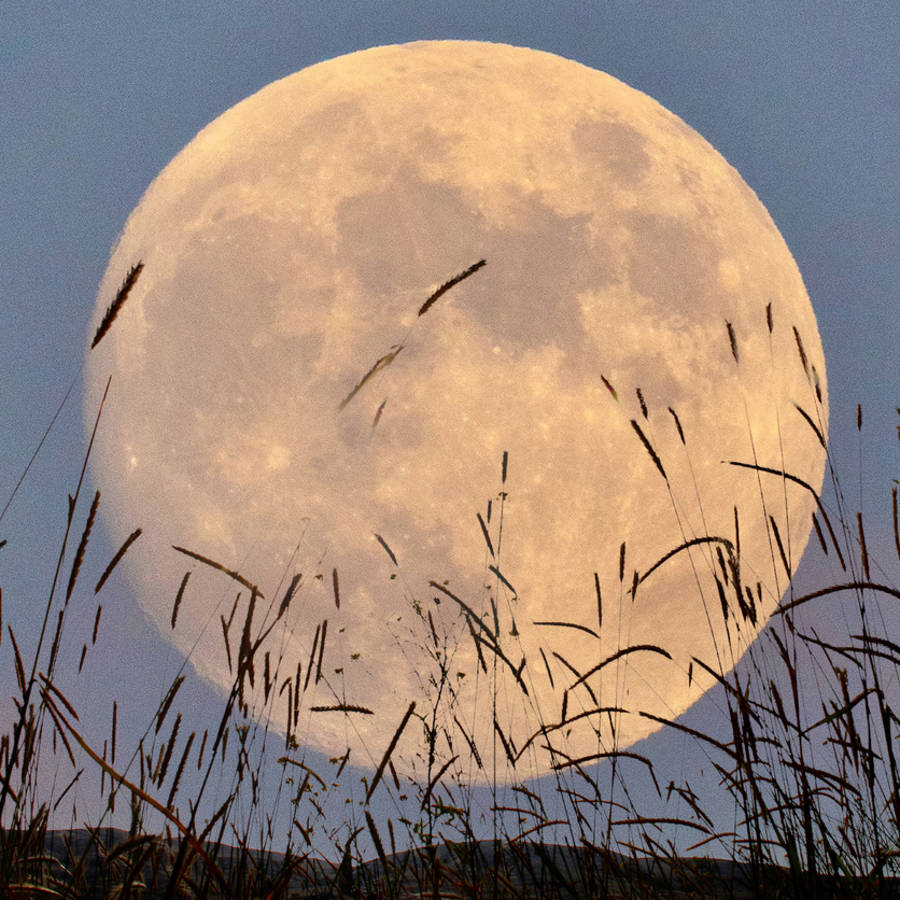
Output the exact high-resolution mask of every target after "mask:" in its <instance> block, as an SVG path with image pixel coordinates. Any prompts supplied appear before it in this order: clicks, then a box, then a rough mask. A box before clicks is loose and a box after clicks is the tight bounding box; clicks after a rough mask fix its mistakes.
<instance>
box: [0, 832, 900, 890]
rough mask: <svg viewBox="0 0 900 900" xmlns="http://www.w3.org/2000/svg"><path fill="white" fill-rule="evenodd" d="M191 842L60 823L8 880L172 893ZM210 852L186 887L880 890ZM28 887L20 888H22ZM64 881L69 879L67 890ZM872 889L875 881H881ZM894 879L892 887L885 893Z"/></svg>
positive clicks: (779, 879)
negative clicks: (182, 851)
mask: <svg viewBox="0 0 900 900" xmlns="http://www.w3.org/2000/svg"><path fill="white" fill-rule="evenodd" d="M8 837H10V835H4V847H5V848H7V849H6V850H5V851H4V852H5V853H11V852H13V848H19V847H21V846H23V842H22V841H21V840H20V838H21V837H22V836H21V835H15V838H16V839H14V840H11V841H10V840H7V838H8ZM179 847H180V845H179V842H178V841H177V840H174V839H173V840H171V841H170V840H168V839H167V838H165V837H162V836H152V835H137V836H130V835H129V833H128V832H127V831H124V830H122V829H115V828H100V829H96V830H87V829H78V830H71V831H48V832H47V833H46V835H45V836H44V841H43V848H44V852H43V856H41V855H40V854H39V853H38V854H35V853H34V852H29V853H28V854H26V855H27V859H19V860H17V861H16V862H17V864H18V868H16V867H15V866H13V867H10V866H9V865H8V864H9V863H10V861H11V860H10V859H6V860H5V863H7V865H5V866H4V870H6V871H8V872H12V873H14V876H15V877H14V878H12V881H11V882H10V883H9V884H7V885H5V887H7V889H9V888H11V887H12V888H13V890H12V891H10V894H11V896H35V897H37V896H43V895H47V896H49V895H50V894H47V891H48V890H49V891H51V892H52V891H60V892H61V893H62V894H63V895H65V896H69V897H90V898H93V897H114V896H120V897H123V898H124V897H136V898H137V897H140V898H162V897H165V896H166V892H167V888H168V885H169V881H170V878H171V876H172V874H173V872H174V869H175V866H176V862H177V859H178V853H179ZM202 851H203V855H205V857H206V859H203V856H201V854H200V853H199V852H197V851H196V850H194V851H192V852H190V853H188V856H187V860H186V861H187V865H186V867H183V868H182V873H181V875H180V877H179V880H178V885H177V889H176V890H175V892H174V894H173V896H177V897H186V896H190V897H204V896H208V897H229V898H231V897H245V896H247V897H249V896H258V897H273V898H275V897H283V898H297V900H300V898H307V900H312V898H321V900H325V898H340V897H346V898H361V900H362V898H381V897H386V898H396V900H401V898H413V897H440V898H451V897H455V898H464V897H485V898H489V897H503V898H522V900H525V898H569V900H581V898H594V897H628V898H631V897H685V898H687V897H697V898H710V900H714V898H720V897H721V898H726V897H727V898H733V900H743V898H751V897H776V896H778V897H804V898H805V897H812V896H814V895H815V896H819V897H823V898H831V897H834V898H838V897H854V896H873V897H874V896H877V893H876V886H875V885H874V884H872V885H868V884H866V883H864V882H863V881H860V880H850V879H843V880H841V881H837V880H835V879H833V878H821V879H819V882H818V884H817V885H816V887H815V894H814V893H813V890H814V889H813V886H812V885H811V883H810V882H809V881H808V880H807V877H806V876H800V878H799V880H798V881H794V880H793V879H792V876H791V873H790V872H789V871H788V870H787V869H784V868H779V867H775V866H767V867H765V868H763V869H761V870H759V871H756V872H754V871H753V869H752V867H751V866H750V865H749V864H746V863H740V862H734V861H732V860H722V859H709V858H705V857H688V858H677V859H669V860H661V859H656V858H651V857H642V856H634V857H632V856H625V855H622V854H618V853H609V852H605V851H600V850H596V849H592V848H588V847H570V846H563V845H557V844H542V843H538V842H529V841H522V842H516V843H514V844H510V843H498V844H495V843H494V842H493V841H480V842H471V843H451V842H448V843H442V844H437V845H434V846H433V847H432V848H431V850H430V851H429V850H428V849H426V848H418V849H415V850H410V851H404V852H400V853H396V854H390V855H384V856H381V855H380V854H379V856H378V857H377V858H376V859H373V860H370V861H367V862H364V863H359V864H355V865H354V864H352V863H351V861H350V859H349V857H347V858H345V859H344V860H343V861H342V862H339V863H332V862H328V861H325V860H321V859H308V858H304V857H302V856H286V855H285V854H283V853H270V852H263V851H254V850H243V849H242V848H237V847H232V846H228V845H224V844H222V845H217V844H212V843H206V844H204V845H203V846H202ZM16 887H18V890H16V889H15V888H16ZM61 889H64V890H61ZM869 889H871V890H869ZM885 889H886V890H887V893H885V892H884V891H885ZM881 895H882V896H891V897H898V896H900V884H898V882H897V880H896V879H887V880H886V881H884V882H883V883H882V894H881Z"/></svg>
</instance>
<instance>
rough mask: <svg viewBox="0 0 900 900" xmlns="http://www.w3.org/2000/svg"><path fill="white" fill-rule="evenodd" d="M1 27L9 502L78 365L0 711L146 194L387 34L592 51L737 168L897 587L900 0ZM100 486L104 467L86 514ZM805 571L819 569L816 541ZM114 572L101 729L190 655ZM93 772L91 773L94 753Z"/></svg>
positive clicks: (811, 576)
mask: <svg viewBox="0 0 900 900" xmlns="http://www.w3.org/2000/svg"><path fill="white" fill-rule="evenodd" d="M0 35H2V38H0V41H2V52H0V83H2V85H3V87H2V99H0V135H2V138H0V210H2V215H0V310H2V313H3V327H2V329H0V416H2V421H3V426H4V428H3V448H2V453H0V509H2V508H3V507H4V506H6V504H7V500H8V499H9V498H10V496H11V495H12V493H13V491H14V489H15V488H16V485H17V482H18V481H19V479H20V477H21V475H22V473H23V471H24V469H25V467H26V465H27V464H28V461H29V459H30V457H31V455H32V453H33V452H34V450H35V448H36V447H37V445H38V443H39V442H40V440H41V437H42V434H43V432H44V430H45V429H46V427H47V425H48V424H49V422H50V420H51V418H52V417H53V415H54V412H55V411H56V409H57V406H58V405H59V404H60V402H61V401H62V399H63V397H64V395H65V393H66V391H67V389H68V388H69V385H70V384H72V383H73V381H74V388H73V391H72V395H71V396H70V398H69V400H68V402H67V403H66V404H65V406H64V407H63V409H62V412H61V413H60V416H59V419H58V420H57V422H56V424H55V426H54V428H53V430H52V431H51V432H50V435H49V437H48V438H47V441H46V443H45V445H44V447H43V449H42V450H41V452H40V454H39V455H38V457H37V459H36V461H35V463H34V465H33V466H32V468H31V470H30V472H29V473H28V476H27V478H25V480H24V482H23V483H22V486H21V487H20V488H19V490H18V493H17V494H16V496H15V498H14V499H13V501H12V503H11V504H10V505H9V508H8V509H7V510H6V512H5V515H4V516H3V518H2V521H0V541H3V540H4V539H5V540H6V541H7V544H6V546H4V547H3V548H2V549H0V587H2V600H3V604H2V612H3V630H4V635H3V639H2V644H0V717H6V716H11V715H12V706H11V703H10V701H9V699H8V698H9V696H10V694H11V693H12V692H13V691H14V689H15V677H14V672H13V667H12V663H11V652H10V642H9V640H8V635H7V633H6V626H7V625H9V626H11V627H12V628H13V630H14V631H15V633H16V637H17V640H18V644H19V646H20V648H21V650H22V652H23V655H25V656H26V657H28V658H30V654H31V652H32V650H33V647H34V644H35V642H36V639H37V632H38V629H39V627H40V615H41V614H42V611H43V606H44V600H45V598H46V596H47V592H48V590H49V587H50V584H51V582H52V579H53V572H54V566H55V564H56V557H57V554H58V548H59V543H60V540H61V536H62V533H63V529H64V525H65V517H66V506H67V501H66V496H67V494H68V493H72V492H74V489H75V486H76V483H77V479H78V475H79V472H80V469H81V464H82V459H83V455H84V452H85V450H86V445H87V444H86V440H87V439H86V437H85V427H84V424H83V421H82V409H83V402H82V396H81V392H82V381H81V372H82V365H83V359H84V355H85V352H86V348H87V346H88V344H89V342H90V337H91V335H92V334H93V330H94V328H95V327H96V324H97V323H96V321H95V319H94V307H95V303H96V300H97V289H98V285H99V282H100V279H101V277H102V276H103V273H104V271H105V268H106V265H107V262H108V260H109V256H110V251H111V248H112V247H113V245H114V243H115V241H116V238H117V236H118V235H119V233H120V232H121V230H122V228H123V226H124V224H125V221H126V219H127V217H128V215H129V213H130V212H131V210H132V209H133V208H134V206H135V205H136V204H137V202H138V201H139V199H140V198H141V195H142V194H143V192H144V191H145V189H146V188H147V187H148V185H149V184H150V182H151V181H152V180H153V179H154V178H155V177H156V175H157V174H158V173H159V172H160V170H161V169H162V168H163V167H164V166H165V165H166V164H167V163H168V162H169V161H170V160H171V159H172V157H173V156H174V155H175V154H176V153H177V152H178V151H179V150H181V149H182V147H184V145H185V144H187V143H188V142H189V141H190V140H191V139H192V138H193V137H194V135H195V134H196V133H197V132H198V131H199V130H200V129H201V128H203V127H204V126H205V125H206V124H207V123H209V122H210V121H212V120H213V119H214V118H216V117H217V116H218V115H220V114H221V113H223V112H224V111H225V110H227V109H228V108H230V107H231V106H233V105H234V104H235V103H237V102H238V101H240V100H242V99H244V98H245V97H247V96H249V95H250V94H252V93H254V92H256V91H257V90H259V89H260V88H262V87H264V86H265V85H267V84H269V83H270V82H272V81H274V80H276V79H279V78H282V77H284V76H287V75H289V74H291V73H293V72H296V71H298V70H299V69H302V68H304V67H306V66H309V65H312V64H314V63H316V62H320V61H322V60H325V59H329V58H332V57H335V56H338V55H341V54H345V53H349V52H352V51H354V50H360V49H364V48H367V47H371V46H376V45H381V44H393V43H401V42H406V41H412V40H421V39H451V38H452V39H470V40H483V41H495V42H503V43H509V44H514V45H521V46H526V47H532V48H536V49H541V50H546V51H549V52H552V53H556V54H559V55H561V56H564V57H567V58H570V59H573V60H576V61H578V62H581V63H583V64H585V65H588V66H591V67H593V68H596V69H600V70H603V71H606V72H608V73H610V74H612V75H614V76H615V77H617V78H619V79H621V80H622V81H624V82H625V83H627V84H628V85H630V86H632V87H634V88H637V89H638V90H640V91H643V92H645V93H647V94H649V95H650V96H651V97H653V98H654V99H656V100H657V101H659V102H660V103H661V104H662V105H663V106H665V107H666V108H667V109H669V110H671V111H672V112H674V113H675V114H676V115H678V116H680V117H681V118H682V119H684V120H685V121H686V122H687V123H688V124H689V125H690V126H691V127H692V128H694V129H695V130H696V131H698V132H699V133H700V134H701V135H702V136H703V137H705V138H706V139H707V140H708V141H709V142H710V143H711V144H712V145H713V146H714V147H715V148H716V149H717V150H718V151H719V152H720V153H721V154H722V155H723V156H724V157H725V158H726V159H727V160H728V161H729V162H730V163H731V164H732V165H733V166H734V167H735V168H736V169H737V170H738V171H739V172H740V173H741V175H742V176H743V178H744V180H745V181H746V182H747V183H748V184H749V185H750V187H751V188H753V190H754V191H755V192H756V193H757V195H758V196H759V198H760V200H761V201H762V203H763V204H764V205H765V206H766V208H767V209H768V210H769V212H770V214H771V216H772V218H773V219H774V221H775V223H776V225H777V226H778V228H779V230H780V231H781V234H782V235H783V237H784V239H785V241H786V243H787V245H788V247H789V248H790V250H791V252H792V253H793V255H794V258H795V260H796V262H797V265H798V267H799V269H800V272H801V273H802V276H803V279H804V282H805V284H806V287H807V290H808V293H809V295H810V298H811V300H812V304H813V307H814V309H815V313H816V316H817V320H818V324H819V330H820V334H821V339H822V343H823V346H824V352H825V358H826V363H827V377H828V393H829V401H830V416H831V423H830V430H831V433H830V441H829V443H830V451H831V454H832V459H833V462H834V465H835V468H836V470H837V472H838V475H839V477H840V478H841V486H842V489H843V493H844V498H845V500H846V503H847V508H848V510H849V511H850V516H851V517H852V518H853V519H854V520H855V515H856V512H857V510H860V509H861V511H862V512H863V514H864V517H865V521H866V527H867V537H868V541H869V550H870V553H871V554H872V557H873V559H874V560H881V561H883V562H881V563H880V564H881V565H882V566H883V571H881V572H879V573H878V577H877V578H876V579H875V580H879V581H885V582H887V583H893V584H895V585H896V583H897V572H898V569H897V556H896V552H895V550H894V537H893V533H892V526H891V509H890V492H891V487H892V485H894V484H896V479H897V478H898V477H900V465H898V461H900V455H898V443H897V435H898V433H897V426H898V425H900V417H898V411H897V407H898V404H900V362H898V358H900V357H898V346H900V316H898V306H897V292H896V286H897V284H898V283H900V268H898V260H900V253H898V247H897V235H898V234H900V221H898V218H900V215H898V214H900V202H898V172H900V165H898V159H897V147H900V129H898V117H897V106H898V98H900V79H898V67H897V57H898V49H900V48H898V41H897V38H898V35H900V12H898V7H897V5H896V4H895V3H891V2H860V3H854V4H838V3H819V4H809V3H795V2H766V3H755V4H739V3H726V2H720V3H711V2H697V0H692V2H685V3H679V4H673V3H669V2H609V3H603V2H590V0H584V2H568V0H561V2H548V0H542V2H521V3H507V2H496V3H478V2H470V0H460V2H455V3H448V4H438V3H422V2H392V0H385V2H362V0H358V2H346V0H329V2H317V3H313V2H309V3H305V2H296V3H286V2H268V3H260V2H241V3H230V4H223V3H213V2H205V0H204V2H200V0H197V2H191V3H189V4H179V5H164V4H127V3H121V2H101V0H97V2H93V3H90V4H57V5H53V4H47V3H29V2H9V3H4V4H3V5H2V8H0ZM857 404H861V406H862V411H863V427H862V432H861V435H860V434H858V433H857V428H856V425H857V411H856V410H857ZM92 493H93V485H92V484H90V482H89V480H88V483H87V484H86V486H85V489H84V492H83V495H82V499H81V506H80V507H79V512H78V513H77V514H76V523H77V524H76V527H77V528H79V529H80V523H82V522H83V521H84V516H85V515H86V512H87V505H86V504H87V503H89V498H90V496H91V494H92ZM824 494H825V497H826V498H827V497H828V496H829V491H828V490H827V489H826V490H825V492H824ZM82 507H83V509H82ZM136 524H140V523H139V522H137V523H136ZM77 533H78V532H76V535H75V536H74V537H73V538H72V539H71V540H70V553H71V550H72V544H71V542H77ZM810 546H811V547H813V549H816V548H815V547H814V542H812V543H811V545H810ZM115 549H116V548H115V547H114V546H112V545H111V543H110V541H109V540H108V538H107V536H106V535H105V534H104V531H103V527H102V524H101V525H100V526H99V527H98V528H97V529H96V530H95V534H94V537H93V539H92V542H91V545H90V548H89V551H88V559H87V561H86V563H85V569H86V576H85V577H86V579H87V580H86V582H85V596H84V598H83V599H82V601H81V603H82V609H83V610H87V611H88V612H84V613H83V615H90V616H91V617H93V609H94V605H93V602H92V601H90V600H89V597H90V594H89V593H88V590H87V585H88V584H90V585H93V583H94V582H95V581H96V578H97V576H98V575H99V573H100V572H102V571H103V569H104V567H105V565H106V563H107V561H108V560H109V558H110V557H111V556H112V554H113V553H114V552H115ZM811 556H812V554H808V557H811ZM68 565H69V564H68V563H67V564H65V565H64V566H63V571H64V572H65V573H68ZM826 577H829V576H826ZM801 579H802V580H803V583H805V584H812V585H815V584H817V583H818V582H819V581H821V578H820V576H819V572H818V570H817V569H816V561H815V560H814V559H812V558H808V559H807V560H806V561H805V563H804V566H803V569H802V571H801ZM109 589H110V590H113V593H112V594H110V596H109V598H108V601H107V602H108V606H107V607H105V608H104V615H103V622H102V624H101V631H102V633H103V642H102V643H101V644H100V646H98V651H99V652H101V653H102V656H103V663H104V666H105V668H104V667H101V666H100V665H98V664H95V665H94V666H93V668H91V667H90V666H88V667H86V670H85V671H86V672H87V671H88V669H90V671H91V672H93V675H92V676H90V677H88V675H83V676H82V677H81V678H80V679H79V678H76V677H74V675H73V677H72V678H71V679H70V680H69V681H67V682H66V684H65V685H64V689H65V690H66V691H67V693H68V696H69V698H70V699H71V700H72V702H73V703H74V704H75V706H76V707H77V708H78V710H79V712H81V711H82V710H83V711H84V716H83V718H84V720H85V730H86V731H88V732H89V733H92V734H94V735H95V737H98V739H99V742H101V743H102V739H103V736H104V735H105V734H106V732H107V730H108V720H109V714H110V707H111V702H112V701H111V697H112V693H110V690H109V689H110V686H111V685H115V686H116V687H115V694H116V696H119V697H120V698H123V697H124V698H129V699H130V703H129V705H128V708H129V710H130V712H125V713H123V712H122V711H121V709H122V707H123V706H125V704H124V703H123V701H122V700H121V699H120V720H121V722H120V729H122V734H124V735H125V736H124V737H122V736H120V741H121V742H122V743H123V746H126V745H127V741H128V734H129V732H130V734H132V735H136V734H139V733H140V732H141V731H142V730H143V728H144V726H145V725H146V722H147V720H148V718H149V717H150V716H151V715H152V712H153V710H154V709H155V707H156V703H157V702H158V701H159V698H160V692H161V691H162V690H163V687H164V685H165V684H167V681H166V678H168V677H171V675H172V673H173V672H174V671H175V670H176V669H177V667H178V665H180V661H179V660H178V659H177V658H176V656H177V654H175V652H174V651H173V650H172V649H171V648H170V647H169V646H168V645H167V644H166V643H165V642H163V641H161V640H160V639H159V637H158V636H157V635H155V634H154V633H153V631H152V630H151V626H150V625H149V624H147V622H146V621H145V619H144V618H143V615H142V613H141V612H140V610H139V608H138V607H137V604H136V602H135V600H134V598H133V597H132V596H130V595H129V592H128V588H127V584H126V583H125V582H124V580H122V581H120V582H118V584H116V585H111V586H110V588H109ZM114 597H115V599H113V598H114ZM81 614H82V613H75V615H76V617H77V616H78V615H81ZM79 648H80V644H79ZM76 655H77V654H76ZM76 661H77V660H76ZM92 678H93V680H91V679H92ZM101 681H102V683H100V682H101ZM892 687H893V688H894V689H897V685H896V684H894V685H892ZM191 690H192V691H193V692H194V693H193V694H192V696H193V697H195V698H196V702H197V703H198V704H209V703H214V702H215V700H214V696H215V695H214V694H213V693H212V692H211V691H209V690H207V689H205V688H203V687H202V686H196V687H193V688H192V689H191ZM98 697H102V698H103V699H102V701H100V702H98V703H96V704H95V703H94V701H95V700H96V699H97V698H98ZM704 703H707V701H706V700H703V701H701V702H700V704H699V705H698V708H697V709H696V710H695V711H694V712H693V713H692V714H691V715H694V716H696V717H699V718H698V719H697V720H698V721H706V720H707V718H708V717H710V716H713V715H714V709H713V708H712V707H710V706H709V704H708V703H707V706H706V707H704ZM91 729H93V731H91ZM651 741H652V742H654V746H653V748H652V749H653V752H654V753H659V754H661V755H665V754H666V753H667V752H669V753H673V752H674V753H682V752H684V746H685V745H684V742H683V740H682V738H681V737H679V738H678V739H677V741H676V742H675V743H673V744H671V745H669V744H665V743H663V739H662V738H654V739H651ZM648 743H649V742H648ZM673 748H674V749H673ZM648 752H650V751H648ZM86 764H87V765H88V766H89V765H90V763H89V762H88V763H86ZM88 778H90V781H88ZM85 781H86V782H87V783H88V784H91V785H95V784H96V778H95V777H94V775H93V774H91V775H90V776H88V775H87V774H86V776H85ZM81 790H83V791H84V793H85V796H86V797H87V795H88V794H89V790H90V789H89V788H88V787H82V788H81ZM93 796H96V788H94V795H93ZM84 802H85V804H89V802H90V801H89V800H87V799H85V801H84Z"/></svg>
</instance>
